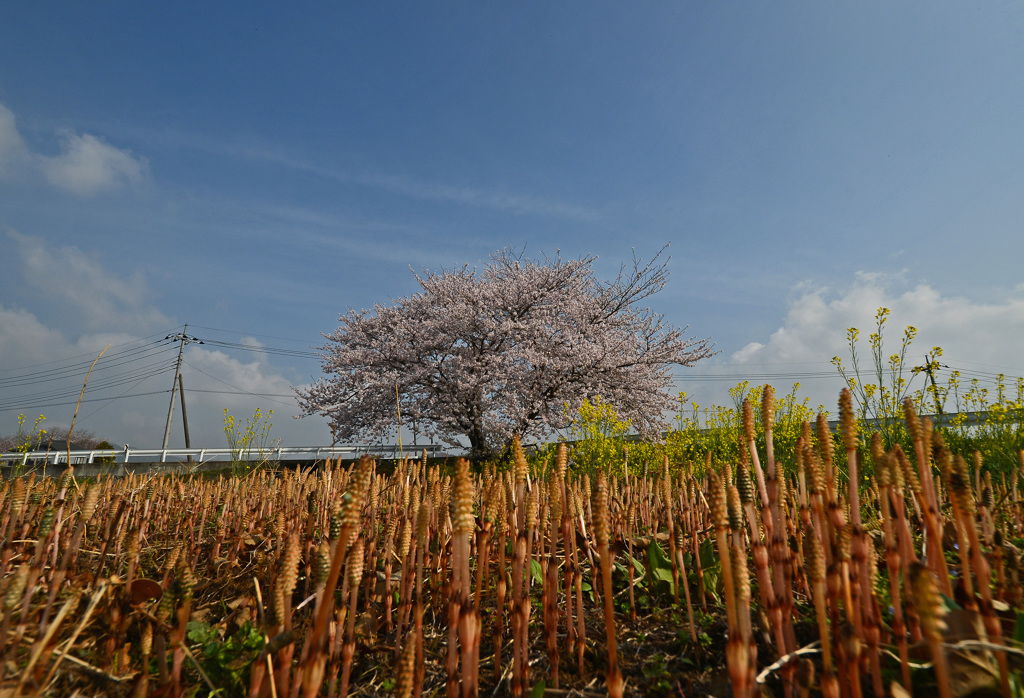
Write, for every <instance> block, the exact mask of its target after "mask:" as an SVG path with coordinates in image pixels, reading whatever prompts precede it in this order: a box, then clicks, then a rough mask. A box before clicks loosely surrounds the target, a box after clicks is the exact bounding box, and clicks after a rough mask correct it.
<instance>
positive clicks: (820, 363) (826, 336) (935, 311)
mask: <svg viewBox="0 0 1024 698" xmlns="http://www.w3.org/2000/svg"><path fill="white" fill-rule="evenodd" d="M795 291H796V293H797V295H796V297H795V299H794V300H793V301H792V302H791V304H790V306H789V308H788V310H787V312H786V315H785V318H784V320H783V321H782V324H781V326H780V327H779V328H778V329H776V330H775V331H774V332H772V333H771V335H770V336H769V337H767V338H757V339H755V340H754V341H751V342H750V343H749V344H747V345H746V346H744V347H742V348H741V349H739V350H737V351H735V352H734V353H733V354H732V355H731V356H729V357H728V358H727V359H726V360H724V361H722V362H721V363H719V364H718V365H714V366H712V365H708V366H699V367H697V368H695V369H693V370H692V372H691V373H690V374H689V375H690V376H693V377H694V378H700V377H706V376H708V375H729V376H732V377H733V379H730V380H724V381H721V382H713V383H712V382H702V381H700V380H695V381H693V382H691V383H687V381H686V378H685V377H684V378H683V383H684V387H685V389H686V390H687V392H688V393H689V394H691V396H692V397H693V399H694V401H696V402H697V403H698V404H701V405H706V404H720V405H730V404H732V402H731V399H730V398H729V395H728V394H727V392H726V391H727V388H728V387H732V386H733V385H735V384H736V383H737V382H739V381H740V380H744V379H748V378H751V377H754V378H753V380H751V383H752V384H755V385H759V384H762V383H765V382H770V383H772V384H773V385H774V386H775V388H776V389H777V390H785V391H788V390H789V388H790V387H791V386H792V384H793V383H794V382H799V383H801V389H800V395H801V396H806V397H808V398H810V402H811V404H812V405H818V404H823V405H825V406H826V408H828V409H829V410H832V411H834V410H835V403H836V398H837V396H838V392H839V390H840V389H841V387H842V386H843V383H842V380H841V379H840V378H839V377H838V374H837V373H836V371H835V369H834V367H833V366H832V365H831V364H830V360H831V359H832V357H833V356H839V357H840V358H841V359H842V360H843V362H844V363H845V364H846V365H849V348H848V346H847V338H846V332H847V328H850V327H856V328H858V329H859V330H860V342H859V345H858V354H859V356H860V360H861V367H862V369H865V368H866V369H867V370H869V371H870V370H871V368H872V364H871V357H870V353H869V352H870V349H869V347H868V335H869V334H870V333H871V332H873V331H874V330H875V313H876V311H877V309H878V308H880V307H885V308H889V309H890V311H891V314H890V316H889V318H888V321H887V322H886V324H885V328H884V331H883V338H884V341H885V347H884V349H885V356H886V357H888V356H889V355H890V354H892V353H894V352H896V351H898V350H899V347H900V342H901V340H902V335H903V330H904V328H905V327H907V326H908V325H909V326H913V327H916V328H917V330H918V332H917V336H916V338H915V339H914V340H913V342H912V344H911V346H910V349H909V351H908V354H907V360H906V363H907V366H909V367H911V368H912V367H913V366H916V365H921V364H923V363H924V356H925V354H926V353H928V352H929V351H931V349H932V347H935V346H940V347H942V349H943V357H942V362H943V363H945V364H946V365H948V366H949V367H950V369H956V370H960V371H961V372H962V373H963V375H964V377H965V378H966V379H969V378H970V377H971V375H972V374H973V375H976V376H979V377H981V378H982V380H983V381H985V380H991V378H992V375H993V374H995V373H997V372H1003V373H1005V374H1006V375H1008V376H1024V359H1022V358H1021V355H1020V350H1019V347H1020V346H1021V344H1022V343H1024V290H1020V289H1018V290H1017V291H1016V292H1015V294H1014V295H1013V296H1011V297H1009V298H1007V299H1006V300H1005V301H1003V302H998V303H981V302H976V301H972V300H971V299H969V298H965V297H959V296H957V297H951V296H944V295H943V294H942V293H941V292H940V291H939V290H938V289H937V288H935V287H934V286H932V285H930V284H928V283H924V282H921V283H918V284H916V285H911V284H910V283H909V282H908V281H907V280H906V278H905V273H901V274H895V275H891V274H878V273H859V274H857V276H856V278H855V280H854V282H853V283H852V284H851V285H850V286H849V287H846V288H841V289H831V288H827V287H814V286H809V285H806V284H802V285H799V286H797V287H796V289H795ZM771 376H775V377H774V378H772V377H771ZM765 377H768V378H765ZM906 377H907V378H910V376H909V371H908V375H907V376H906ZM921 381H922V378H917V379H916V382H915V383H914V384H913V389H919V388H921V387H922V385H921Z"/></svg>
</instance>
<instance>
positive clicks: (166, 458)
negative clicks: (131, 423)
mask: <svg viewBox="0 0 1024 698" xmlns="http://www.w3.org/2000/svg"><path fill="white" fill-rule="evenodd" d="M424 450H426V452H427V454H428V455H438V454H442V453H446V452H447V449H446V448H445V447H444V446H438V445H435V444H430V445H427V446H413V447H411V448H403V449H399V447H398V446H397V445H381V446H361V445H344V446H281V447H278V448H274V449H269V450H266V451H263V452H256V451H253V452H249V453H246V454H241V455H240V454H239V453H238V452H237V451H234V450H232V449H230V448H149V449H147V448H129V447H128V446H125V447H124V448H121V449H98V450H91V451H71V454H70V455H71V464H72V465H75V464H92V463H97V462H100V463H102V462H104V461H105V462H108V463H128V462H135V463H175V462H181V461H187V460H193V461H199V462H200V463H206V462H209V461H228V462H230V461H233V460H239V459H242V460H248V461H282V460H284V461H311V462H316V461H321V460H325V459H327V458H334V459H336V458H342V459H344V460H350V459H353V458H358V457H359V456H362V455H364V454H368V455H371V456H376V457H377V458H380V459H383V460H392V459H395V458H400V457H401V456H402V455H409V456H413V457H416V456H418V455H419V454H420V453H422V452H423V451H424ZM109 459H112V460H109ZM67 462H68V452H67V451H26V452H23V453H0V463H12V464H19V463H20V464H21V465H27V464H29V463H40V464H41V463H47V464H53V465H59V464H61V463H67Z"/></svg>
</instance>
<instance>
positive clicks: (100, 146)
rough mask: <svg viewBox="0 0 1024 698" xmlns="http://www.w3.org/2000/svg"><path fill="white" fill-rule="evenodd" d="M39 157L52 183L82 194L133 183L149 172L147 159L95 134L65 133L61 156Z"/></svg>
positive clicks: (135, 183)
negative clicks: (117, 146) (113, 144)
mask: <svg viewBox="0 0 1024 698" xmlns="http://www.w3.org/2000/svg"><path fill="white" fill-rule="evenodd" d="M37 157H38V162H39V166H40V168H41V169H42V171H43V174H44V175H46V178H47V179H48V180H49V181H50V183H51V184H53V185H54V186H55V187H59V188H61V189H66V190H67V191H70V192H71V193H73V194H77V195H79V196H92V195H93V194H96V193H98V192H101V191H104V190H110V189H118V188H120V187H122V186H126V185H127V186H134V185H137V184H140V183H141V182H143V181H144V180H145V179H146V177H147V176H148V174H149V163H148V162H147V161H146V159H145V158H136V157H135V156H134V155H132V153H131V151H129V150H121V149H120V148H115V147H114V146H112V145H110V144H109V143H107V142H105V141H103V140H101V139H100V138H97V137H96V136H92V135H90V134H83V135H78V134H76V133H74V132H73V131H67V132H65V133H64V134H63V137H62V138H61V153H60V154H59V155H56V156H53V157H47V156H45V155H39V156H37Z"/></svg>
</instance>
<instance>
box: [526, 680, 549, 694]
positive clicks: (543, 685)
mask: <svg viewBox="0 0 1024 698" xmlns="http://www.w3.org/2000/svg"><path fill="white" fill-rule="evenodd" d="M546 690H548V684H547V681H543V680H541V681H538V682H537V683H535V684H533V688H531V689H530V698H544V692H545V691H546Z"/></svg>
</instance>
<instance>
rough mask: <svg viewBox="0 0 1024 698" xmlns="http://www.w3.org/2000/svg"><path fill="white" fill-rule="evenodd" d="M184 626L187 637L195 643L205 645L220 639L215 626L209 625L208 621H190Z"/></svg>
mask: <svg viewBox="0 0 1024 698" xmlns="http://www.w3.org/2000/svg"><path fill="white" fill-rule="evenodd" d="M185 627H186V630H187V632H188V639H189V640H191V641H192V642H195V643H196V644H202V645H206V644H208V643H210V642H212V641H214V640H219V639H220V633H218V632H217V628H213V627H210V624H209V623H203V622H201V621H195V620H194V621H190V622H189V624H188V625H187V626H185Z"/></svg>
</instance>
